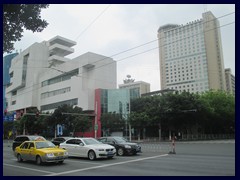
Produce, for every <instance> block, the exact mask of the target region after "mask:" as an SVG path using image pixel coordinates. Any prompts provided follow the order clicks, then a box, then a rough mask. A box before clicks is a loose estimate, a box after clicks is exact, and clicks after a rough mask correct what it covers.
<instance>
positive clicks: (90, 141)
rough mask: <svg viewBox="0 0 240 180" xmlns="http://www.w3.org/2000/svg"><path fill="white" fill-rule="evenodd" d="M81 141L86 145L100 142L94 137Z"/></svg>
mask: <svg viewBox="0 0 240 180" xmlns="http://www.w3.org/2000/svg"><path fill="white" fill-rule="evenodd" d="M83 142H84V143H85V144H86V145H91V144H102V143H101V142H99V141H97V140H96V139H83Z"/></svg>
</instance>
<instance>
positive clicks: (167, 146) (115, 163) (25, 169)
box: [3, 140, 235, 176]
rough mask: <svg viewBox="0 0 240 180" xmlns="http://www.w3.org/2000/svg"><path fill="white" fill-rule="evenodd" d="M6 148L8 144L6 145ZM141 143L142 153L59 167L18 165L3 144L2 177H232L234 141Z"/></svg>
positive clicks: (72, 160)
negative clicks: (171, 151)
mask: <svg viewBox="0 0 240 180" xmlns="http://www.w3.org/2000/svg"><path fill="white" fill-rule="evenodd" d="M9 145H10V144H9ZM171 148H172V146H171V143H147V144H145V143H144V144H142V149H143V153H140V154H138V155H136V156H123V157H119V156H116V157H114V158H113V159H100V160H95V161H90V160H88V159H84V158H68V159H66V160H65V161H64V163H63V164H61V165H58V164H55V163H51V164H45V165H41V166H38V165H36V164H35V163H34V162H22V163H18V162H17V161H16V158H15V157H14V155H13V152H12V150H11V147H10V146H8V144H7V143H6V142H5V143H4V144H3V176H235V141H234V140H226V141H225V140H221V141H196V142H176V144H175V152H176V154H168V152H169V150H172V149H171Z"/></svg>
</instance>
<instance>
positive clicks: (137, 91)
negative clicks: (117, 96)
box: [119, 80, 150, 98]
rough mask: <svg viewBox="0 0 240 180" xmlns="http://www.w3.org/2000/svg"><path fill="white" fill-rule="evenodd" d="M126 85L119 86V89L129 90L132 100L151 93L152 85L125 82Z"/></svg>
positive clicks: (139, 82)
mask: <svg viewBox="0 0 240 180" xmlns="http://www.w3.org/2000/svg"><path fill="white" fill-rule="evenodd" d="M124 82H125V83H124V84H119V89H129V92H130V98H138V97H141V95H142V94H145V93H149V92H150V84H149V83H147V82H144V81H136V82H134V80H133V81H131V80H130V81H126V80H125V81H124Z"/></svg>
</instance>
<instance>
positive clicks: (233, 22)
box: [6, 22, 235, 99]
mask: <svg viewBox="0 0 240 180" xmlns="http://www.w3.org/2000/svg"><path fill="white" fill-rule="evenodd" d="M234 23H235V22H231V23H228V24H224V25H222V26H219V27H216V28H213V29H209V30H208V31H212V30H215V29H217V28H221V27H225V26H228V25H231V24H234ZM208 31H204V32H208ZM201 33H202V32H201ZM201 33H197V34H194V35H191V36H188V37H185V38H182V39H178V40H176V41H173V42H171V43H168V44H164V45H163V46H165V45H169V44H173V43H176V42H178V41H180V40H183V39H187V38H189V37H193V36H196V35H199V34H201ZM157 40H158V39H157ZM158 48H159V47H155V48H151V49H148V50H146V51H143V52H140V53H137V54H133V55H131V56H128V57H125V58H122V59H119V60H116V61H114V62H110V63H108V64H104V65H102V66H99V67H97V68H94V70H96V69H99V68H101V67H104V66H107V65H110V64H112V63H115V62H120V61H123V60H126V59H129V58H131V57H134V56H137V55H140V54H144V53H147V52H150V51H152V50H155V49H158ZM107 58H109V57H107ZM107 58H104V59H107ZM102 60H103V59H101V60H99V61H102ZM44 68H46V67H44ZM54 69H55V68H54ZM55 70H57V71H59V72H61V73H68V72H64V71H62V70H58V69H55ZM81 74H83V73H81ZM75 76H77V77H82V78H87V79H90V78H88V77H84V76H80V75H75ZM94 80H98V79H94ZM99 81H104V80H99ZM104 82H106V81H104ZM107 82H108V81H107ZM39 84H41V83H38V84H34V85H32V86H29V87H28V88H31V87H33V86H37V85H39ZM28 88H25V89H28ZM40 88H41V87H40ZM40 88H36V89H32V90H31V91H27V92H23V93H21V94H17V95H16V96H19V95H22V94H25V93H29V92H32V91H33V90H38V89H40ZM6 99H7V98H6Z"/></svg>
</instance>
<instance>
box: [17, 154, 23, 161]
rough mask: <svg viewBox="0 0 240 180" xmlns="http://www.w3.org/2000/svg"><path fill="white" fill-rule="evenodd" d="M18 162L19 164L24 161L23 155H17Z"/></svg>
mask: <svg viewBox="0 0 240 180" xmlns="http://www.w3.org/2000/svg"><path fill="white" fill-rule="evenodd" d="M17 161H18V162H22V161H23V159H22V157H21V154H18V155H17Z"/></svg>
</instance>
